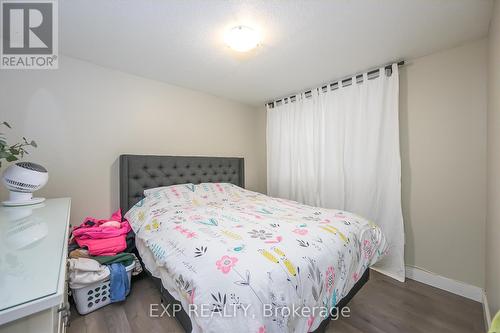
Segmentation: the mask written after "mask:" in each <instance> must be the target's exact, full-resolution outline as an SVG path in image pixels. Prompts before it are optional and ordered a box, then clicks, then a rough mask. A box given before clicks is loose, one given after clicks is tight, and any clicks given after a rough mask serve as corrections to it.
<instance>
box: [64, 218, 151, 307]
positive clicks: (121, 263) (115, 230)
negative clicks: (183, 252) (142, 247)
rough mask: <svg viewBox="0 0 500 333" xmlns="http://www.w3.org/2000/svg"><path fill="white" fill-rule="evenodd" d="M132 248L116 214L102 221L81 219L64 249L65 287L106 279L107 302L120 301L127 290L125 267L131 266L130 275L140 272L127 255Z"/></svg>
mask: <svg viewBox="0 0 500 333" xmlns="http://www.w3.org/2000/svg"><path fill="white" fill-rule="evenodd" d="M134 246H135V245H134V234H133V231H132V229H131V228H130V225H129V223H128V221H126V220H125V221H122V215H121V211H120V210H118V211H116V212H115V213H114V214H113V215H112V216H111V217H110V218H109V219H105V220H98V219H95V218H92V217H87V218H85V219H84V221H83V223H82V224H81V225H79V226H78V227H75V228H74V229H73V232H72V237H71V239H70V241H69V245H68V249H69V259H68V269H69V286H70V287H71V288H73V289H77V288H81V287H83V286H86V285H89V284H91V283H94V282H97V281H101V280H103V279H105V278H108V277H109V279H110V300H111V302H119V301H123V300H124V299H125V297H126V296H127V294H128V291H129V289H130V285H129V280H128V276H127V271H126V267H129V266H130V265H132V264H134V268H133V270H132V275H137V274H139V273H141V272H142V266H141V264H140V262H139V260H138V259H137V257H136V256H135V254H133V253H131V251H132V250H133V248H134Z"/></svg>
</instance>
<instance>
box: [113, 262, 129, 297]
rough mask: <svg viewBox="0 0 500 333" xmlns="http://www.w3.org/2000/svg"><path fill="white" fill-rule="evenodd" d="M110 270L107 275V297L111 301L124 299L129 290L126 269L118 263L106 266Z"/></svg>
mask: <svg viewBox="0 0 500 333" xmlns="http://www.w3.org/2000/svg"><path fill="white" fill-rule="evenodd" d="M108 267H109V270H110V272H111V274H110V277H109V299H110V301H111V303H113V302H120V301H124V300H125V297H127V295H128V293H129V291H130V283H129V281H128V275H127V270H126V269H125V266H123V264H120V263H114V264H111V265H109V266H108Z"/></svg>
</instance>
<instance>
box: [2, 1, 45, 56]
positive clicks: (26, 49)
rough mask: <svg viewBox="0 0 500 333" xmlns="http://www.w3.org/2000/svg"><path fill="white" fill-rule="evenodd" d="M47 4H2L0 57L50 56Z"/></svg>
mask: <svg viewBox="0 0 500 333" xmlns="http://www.w3.org/2000/svg"><path fill="white" fill-rule="evenodd" d="M52 5H53V4H52V3H50V2H48V3H47V2H15V3H14V2H2V31H3V34H2V35H3V36H2V37H3V41H2V42H3V45H2V46H3V54H51V53H52V46H53V36H52V34H53V29H52V28H53V27H52V23H53V17H52V13H53V11H52Z"/></svg>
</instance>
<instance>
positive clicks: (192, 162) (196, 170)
mask: <svg viewBox="0 0 500 333" xmlns="http://www.w3.org/2000/svg"><path fill="white" fill-rule="evenodd" d="M215 182H225V183H231V184H234V185H237V186H240V187H245V172H244V160H243V158H239V157H202V156H153V155H121V156H120V207H121V209H122V210H123V211H124V212H126V211H128V210H129V209H130V208H131V207H132V206H133V205H135V204H136V203H137V202H138V201H140V200H141V199H142V198H143V192H144V190H146V189H149V188H154V187H160V186H170V185H176V184H185V183H193V184H199V183H215ZM369 271H370V270H369V269H367V270H366V271H365V272H364V273H363V275H362V276H361V278H360V279H359V280H358V282H357V283H356V284H355V285H354V287H353V288H352V289H351V290H350V291H349V293H348V294H347V295H346V296H345V297H344V298H342V299H341V300H340V301H339V302H338V304H337V309H342V308H343V307H345V306H346V305H347V304H348V303H349V301H350V300H351V299H352V298H353V297H354V295H355V294H356V293H357V292H358V291H359V290H360V289H361V287H363V285H364V284H365V283H366V282H367V281H368V279H369V274H370V272H369ZM148 274H149V275H151V274H150V273H149V272H148ZM152 278H153V281H154V282H155V285H157V286H158V288H159V289H160V291H161V295H162V302H163V303H165V304H171V305H173V304H180V302H178V301H177V300H176V299H174V297H173V296H172V295H170V293H169V292H168V291H167V290H165V289H164V288H163V287H162V284H161V281H160V279H158V278H155V277H152ZM171 308H172V307H171ZM175 318H176V319H177V320H178V321H179V323H180V324H181V326H182V327H183V329H184V330H185V331H186V332H191V330H192V325H191V320H190V318H189V316H188V315H187V313H186V312H185V311H184V310H181V311H180V312H178V313H177V314H176V316H175ZM330 321H331V320H330V318H327V319H325V320H323V322H322V323H321V324H320V326H319V327H318V328H317V329H316V330H315V331H314V332H313V333H320V332H324V331H325V329H326V327H327V325H328V323H329V322H330Z"/></svg>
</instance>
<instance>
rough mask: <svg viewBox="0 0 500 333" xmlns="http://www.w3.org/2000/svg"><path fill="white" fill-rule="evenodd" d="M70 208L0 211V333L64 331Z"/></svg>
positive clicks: (52, 202) (64, 201)
mask: <svg viewBox="0 0 500 333" xmlns="http://www.w3.org/2000/svg"><path fill="white" fill-rule="evenodd" d="M70 206H71V199H69V198H61V199H48V200H46V201H45V202H44V203H41V204H38V205H33V206H23V207H1V206H0V325H1V326H0V333H4V332H23V333H24V332H26V333H27V332H64V331H65V328H66V323H67V321H68V318H67V317H68V315H69V306H68V303H67V289H66V288H67V287H66V285H67V283H66V257H67V243H68V233H69V230H68V228H69V216H70Z"/></svg>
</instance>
